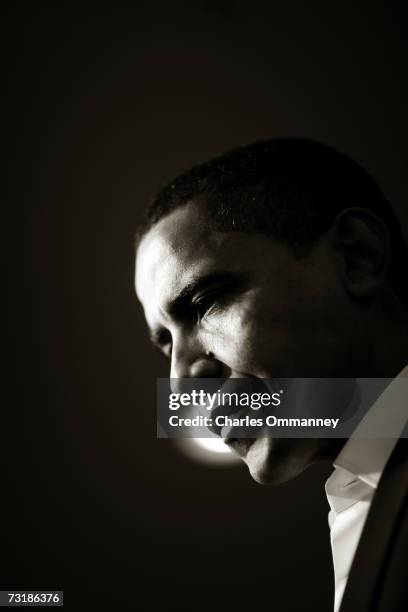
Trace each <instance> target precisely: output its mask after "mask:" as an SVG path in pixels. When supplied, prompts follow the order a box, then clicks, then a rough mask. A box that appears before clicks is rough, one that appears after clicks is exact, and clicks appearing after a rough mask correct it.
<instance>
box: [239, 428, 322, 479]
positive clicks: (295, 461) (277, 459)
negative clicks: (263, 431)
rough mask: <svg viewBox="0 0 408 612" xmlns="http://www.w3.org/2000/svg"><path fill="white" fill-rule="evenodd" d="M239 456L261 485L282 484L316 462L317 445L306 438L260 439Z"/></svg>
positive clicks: (249, 445) (252, 442)
mask: <svg viewBox="0 0 408 612" xmlns="http://www.w3.org/2000/svg"><path fill="white" fill-rule="evenodd" d="M246 442H247V452H246V454H245V455H243V454H242V452H241V453H239V454H240V456H241V458H242V459H243V461H244V462H245V464H246V465H247V467H248V469H249V472H250V474H251V476H252V478H253V479H254V480H255V481H256V482H257V483H259V484H281V483H284V482H287V481H288V480H292V479H293V478H296V476H298V475H299V474H301V473H302V472H303V471H304V470H305V469H306V468H307V467H308V466H309V465H311V464H312V463H313V462H314V459H315V457H314V452H313V448H314V445H312V444H311V443H310V441H306V440H301V439H298V440H293V439H289V438H286V439H276V438H258V439H256V440H254V441H252V440H251V443H250V444H248V442H249V441H246Z"/></svg>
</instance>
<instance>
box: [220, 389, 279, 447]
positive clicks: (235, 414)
mask: <svg viewBox="0 0 408 612" xmlns="http://www.w3.org/2000/svg"><path fill="white" fill-rule="evenodd" d="M220 392H221V395H222V394H226V393H230V394H232V393H236V394H237V395H238V397H239V396H240V395H241V394H242V393H246V394H248V395H251V394H252V393H270V390H269V389H268V387H267V386H266V385H265V383H264V382H263V381H262V380H261V379H260V378H255V377H247V378H229V379H227V381H226V382H225V383H224V385H223V386H222V388H221V390H220ZM257 414H259V412H258V411H254V410H253V409H252V408H251V407H250V406H245V407H242V406H240V405H239V404H238V405H237V404H234V403H231V404H218V405H217V406H214V407H213V408H212V409H211V411H210V413H209V417H210V418H211V420H212V425H211V426H209V427H208V429H209V430H210V431H211V432H212V433H215V434H216V435H217V436H220V437H221V438H223V440H224V442H225V443H226V444H229V443H230V439H232V438H234V437H236V434H237V430H241V431H243V428H242V427H236V426H232V425H227V426H225V425H221V426H219V425H216V423H215V421H216V418H217V417H218V416H228V417H232V418H244V417H246V416H251V417H256V416H257ZM250 429H251V431H253V432H254V433H255V431H256V430H254V429H253V428H250ZM246 430H247V431H248V428H246ZM234 433H235V436H234ZM239 438H240V439H242V436H239ZM254 439H255V438H254V437H253V439H252V442H253V441H254Z"/></svg>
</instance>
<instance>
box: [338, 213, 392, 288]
mask: <svg viewBox="0 0 408 612" xmlns="http://www.w3.org/2000/svg"><path fill="white" fill-rule="evenodd" d="M330 234H331V239H332V245H333V247H334V249H335V251H336V253H337V256H338V262H339V272H340V275H341V279H342V282H343V284H344V286H345V287H346V290H347V291H348V293H349V294H350V295H351V296H353V297H354V298H357V299H370V298H371V297H373V296H374V295H375V293H376V292H377V291H378V290H379V288H380V287H381V285H382V284H383V283H384V279H385V276H386V274H387V270H388V266H389V260H390V238H389V233H388V230H387V228H386V226H385V225H384V223H383V222H382V221H381V219H380V218H379V217H377V216H376V215H375V214H373V213H372V212H370V211H369V210H366V209H364V208H347V209H345V210H343V211H342V212H341V213H340V214H339V215H338V216H337V217H336V219H335V220H334V223H333V225H332V227H331V230H330Z"/></svg>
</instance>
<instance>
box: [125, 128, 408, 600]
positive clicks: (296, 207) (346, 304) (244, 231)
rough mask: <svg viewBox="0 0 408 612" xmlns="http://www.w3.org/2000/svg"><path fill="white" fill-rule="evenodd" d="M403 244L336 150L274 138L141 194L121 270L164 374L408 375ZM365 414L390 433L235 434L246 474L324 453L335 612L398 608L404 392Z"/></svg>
mask: <svg viewBox="0 0 408 612" xmlns="http://www.w3.org/2000/svg"><path fill="white" fill-rule="evenodd" d="M407 281H408V251H407V247H406V244H405V241H404V236H403V233H402V230H401V228H400V225H399V222H398V219H397V217H396V215H395V213H394V212H393V210H392V208H391V206H390V204H389V203H388V201H387V200H386V198H385V196H384V195H383V193H382V191H381V189H380V188H379V186H378V185H377V184H376V182H375V181H374V180H373V179H372V178H371V177H370V176H369V175H368V174H367V172H366V171H365V170H364V169H363V168H361V167H360V166H359V165H358V164H357V163H355V162H354V161H353V160H352V159H350V158H349V157H348V156H346V155H344V154H342V153H339V152H337V151H336V150H334V149H333V148H331V147H329V146H326V145H322V144H319V143H317V142H313V141H309V140H303V139H274V140H269V141H262V142H257V143H255V144H252V145H248V146H243V147H241V148H238V149H235V150H233V151H230V152H228V153H226V154H223V155H220V156H218V157H215V158H214V159H211V160H210V161H207V162H205V163H202V164H200V165H197V166H195V167H193V168H192V169H190V170H188V171H186V172H185V173H183V174H182V175H180V176H179V177H177V178H176V179H174V180H173V181H171V182H170V183H169V184H168V185H166V186H165V187H164V188H163V189H162V190H161V191H160V192H159V193H158V195H157V197H156V198H155V199H154V201H153V202H152V203H151V205H150V207H149V209H148V210H147V213H146V218H145V221H144V224H143V225H142V227H141V229H140V232H139V237H138V242H137V254H136V275H135V285H136V292H137V296H138V298H139V300H140V302H141V304H142V306H143V308H144V313H145V317H146V321H147V325H148V327H149V330H150V334H151V337H152V341H153V343H154V344H155V346H157V347H158V348H159V350H160V351H161V352H162V353H163V354H164V355H165V356H166V357H167V358H168V359H169V364H170V372H169V376H170V377H171V378H172V379H183V378H222V379H227V380H228V379H231V378H251V379H259V380H262V379H272V378H277V379H285V378H291V377H304V378H313V377H327V378H334V379H335V378H346V377H367V378H390V379H393V380H398V379H402V378H404V377H407V376H408V369H407V363H408V282H407ZM395 396H396V394H395V393H393V392H392V384H390V386H389V387H388V388H387V389H386V390H385V392H384V393H383V394H382V396H381V398H380V400H379V401H378V402H376V403H375V404H374V406H373V407H372V409H370V411H369V412H368V413H367V415H366V417H365V418H366V419H373V418H374V417H375V415H376V414H378V413H382V414H383V415H384V413H385V414H386V415H387V418H390V419H393V422H394V423H395V426H396V431H397V433H396V435H395V437H393V438H386V439H385V438H384V439H379V438H377V439H364V438H363V437H361V436H360V437H357V438H356V439H352V438H350V439H349V440H347V439H341V438H330V439H325V438H296V439H295V438H293V439H292V438H281V439H280V438H275V437H262V436H260V437H258V438H251V439H233V440H230V441H227V442H228V445H229V446H230V447H231V449H232V450H233V451H234V452H235V453H237V454H238V455H239V456H240V457H241V458H242V460H243V461H244V462H245V464H246V465H247V466H248V469H249V472H250V474H251V475H252V477H253V478H254V479H255V480H256V481H257V482H259V483H271V484H278V483H280V482H284V481H287V480H289V479H292V478H294V477H296V476H298V475H299V474H300V473H301V472H303V471H304V470H305V469H306V468H307V467H308V466H309V465H311V464H312V463H314V462H316V461H318V460H320V459H327V458H329V459H330V460H331V461H332V462H333V464H334V471H333V473H332V476H331V477H330V478H329V481H328V482H327V485H326V493H327V497H328V501H329V505H330V515H329V524H330V528H331V544H332V551H333V561H334V574H335V589H334V591H335V594H334V609H335V611H336V612H337V611H338V610H341V612H347V611H349V612H351V611H355V612H357V611H359V612H364V611H368V610H370V611H371V610H378V611H379V612H380V611H381V612H392V611H399V610H401V611H402V610H406V609H408V608H407V606H408V595H407V586H406V585H407V581H406V579H405V573H406V568H407V567H408V554H407V553H408V551H407V549H408V525H407V518H408V512H407V492H408V463H407V445H406V440H405V439H404V436H405V435H406V429H405V433H404V428H406V422H407V415H408V397H405V399H404V400H403V401H401V400H400V399H399V400H398V399H396V397H395Z"/></svg>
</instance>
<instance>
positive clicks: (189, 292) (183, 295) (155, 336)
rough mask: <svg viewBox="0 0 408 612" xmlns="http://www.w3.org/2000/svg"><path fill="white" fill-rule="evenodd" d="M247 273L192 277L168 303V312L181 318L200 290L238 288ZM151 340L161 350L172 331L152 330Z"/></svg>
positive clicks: (243, 281)
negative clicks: (220, 286) (217, 286)
mask: <svg viewBox="0 0 408 612" xmlns="http://www.w3.org/2000/svg"><path fill="white" fill-rule="evenodd" d="M247 279H248V277H247V275H246V274H244V273H236V272H211V273H209V274H204V275H202V276H198V277H196V278H193V279H191V280H190V281H189V282H188V283H187V284H186V285H185V286H184V287H183V289H181V291H180V292H179V293H178V294H177V295H176V296H175V297H174V298H173V299H171V300H170V301H169V302H168V303H167V304H166V308H165V309H166V312H167V313H168V314H169V315H170V316H171V317H172V318H174V319H180V318H182V317H183V315H185V313H186V312H188V310H189V308H191V304H192V300H193V298H194V296H195V295H196V294H197V293H198V292H199V291H205V290H206V289H208V288H209V287H212V286H213V285H226V286H233V287H236V288H237V289H238V288H240V287H243V286H245V285H246V283H247ZM150 340H151V342H152V344H153V345H154V347H155V348H158V349H159V350H160V348H161V347H163V346H164V345H165V344H167V342H168V341H169V340H170V333H169V332H168V331H167V330H166V328H164V327H160V328H158V329H155V330H152V331H151V333H150Z"/></svg>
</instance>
